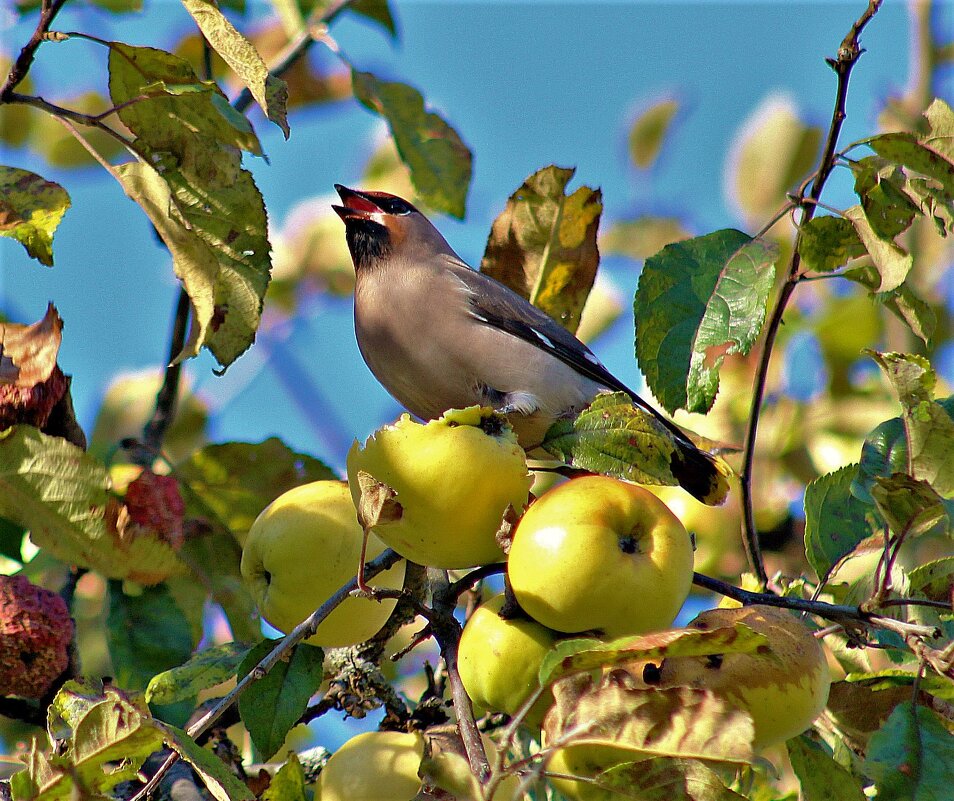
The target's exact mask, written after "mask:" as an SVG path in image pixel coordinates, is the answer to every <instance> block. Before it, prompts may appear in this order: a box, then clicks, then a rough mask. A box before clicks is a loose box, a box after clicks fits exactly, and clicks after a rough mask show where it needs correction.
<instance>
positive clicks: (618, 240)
mask: <svg viewBox="0 0 954 801" xmlns="http://www.w3.org/2000/svg"><path fill="white" fill-rule="evenodd" d="M688 238H689V232H688V231H686V229H685V228H684V227H683V224H682V223H681V222H680V221H679V220H677V219H676V218H675V217H651V216H649V215H643V216H640V217H637V218H636V219H634V220H620V221H618V222H614V223H613V224H612V225H611V226H610V227H609V230H607V231H606V233H604V234H602V235H601V236H600V253H602V254H603V255H604V256H607V255H616V256H627V257H629V258H631V259H636V260H637V261H642V260H643V259H646V258H648V257H649V256H652V255H653V254H655V253H658V252H659V251H660V250H662V249H663V248H664V247H665V246H666V245H670V244H672V243H673V242H680V241H682V240H683V239H688Z"/></svg>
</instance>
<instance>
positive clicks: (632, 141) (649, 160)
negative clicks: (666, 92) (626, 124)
mask: <svg viewBox="0 0 954 801" xmlns="http://www.w3.org/2000/svg"><path fill="white" fill-rule="evenodd" d="M678 111H679V101H678V100H676V99H675V98H672V97H669V98H665V99H663V100H658V101H656V102H655V103H653V104H652V105H651V106H650V107H649V108H647V109H646V110H645V111H643V112H642V113H641V114H640V115H639V116H638V117H637V118H636V120H635V122H633V127H632V128H630V129H629V157H630V158H631V159H632V161H633V164H635V165H636V166H637V167H639V168H640V169H642V170H645V169H648V168H649V167H652V166H653V164H654V163H655V161H656V159H657V158H658V157H659V153H660V151H661V150H662V147H663V144H664V143H665V141H666V134H667V133H668V132H669V126H670V125H671V124H672V121H673V118H674V117H675V116H676V112H678Z"/></svg>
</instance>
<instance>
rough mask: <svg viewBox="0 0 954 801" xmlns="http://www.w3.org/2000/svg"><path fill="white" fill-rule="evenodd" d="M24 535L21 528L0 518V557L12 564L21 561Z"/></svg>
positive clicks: (10, 521)
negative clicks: (9, 560) (10, 561)
mask: <svg viewBox="0 0 954 801" xmlns="http://www.w3.org/2000/svg"><path fill="white" fill-rule="evenodd" d="M26 533H27V530H26V528H24V527H23V526H21V525H18V524H17V523H14V522H13V521H12V520H7V518H5V517H0V556H3V557H4V558H6V559H12V560H13V561H14V562H21V561H23V538H24V537H25V536H26Z"/></svg>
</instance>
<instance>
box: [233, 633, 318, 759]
mask: <svg viewBox="0 0 954 801" xmlns="http://www.w3.org/2000/svg"><path fill="white" fill-rule="evenodd" d="M277 642H278V641H277V640H265V641H264V642H261V643H259V644H258V645H257V646H256V647H255V648H254V649H252V651H251V652H250V653H249V654H248V656H246V657H245V659H244V660H243V662H242V665H241V667H240V668H239V676H244V675H246V674H247V673H249V672H250V671H251V670H252V669H253V668H254V667H255V666H256V665H257V664H258V663H259V662H261V661H262V659H264V658H265V656H267V655H268V654H269V653H270V652H271V651H272V649H273V648H274V647H275V646H276V643H277ZM323 662H324V653H323V652H322V650H321V649H320V648H316V647H314V646H313V645H307V644H305V643H299V644H298V645H297V646H295V650H294V651H293V653H292V655H291V659H289V660H287V661H286V660H282V661H279V662H278V664H276V665H275V666H274V667H273V668H272V669H271V670H270V671H269V672H268V674H266V676H265V677H264V678H262V679H259V680H258V681H256V682H254V683H253V684H252V685H251V686H249V688H248V689H247V690H246V691H245V692H244V693H243V694H242V695H241V696H240V697H239V714H240V715H241V716H242V722H243V723H244V724H245V728H247V729H248V733H249V734H250V735H251V737H252V742H253V743H254V744H255V747H256V748H257V749H258V750H259V751H260V752H261V754H262V758H263V759H264V760H269V759H271V758H272V757H273V756H274V755H275V754H276V753H277V752H278V749H279V748H281V747H282V745H283V744H284V742H285V739H286V738H287V737H288V732H289V731H291V729H292V727H293V726H295V725H296V724H297V723H298V720H299V718H301V716H302V714H303V713H304V711H305V709H306V708H307V707H308V699H309V698H311V696H312V695H314V694H315V693H316V692H317V691H318V687H319V685H320V684H321V680H322V677H323V673H322V663H323Z"/></svg>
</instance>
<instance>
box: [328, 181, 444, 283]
mask: <svg viewBox="0 0 954 801" xmlns="http://www.w3.org/2000/svg"><path fill="white" fill-rule="evenodd" d="M335 189H336V190H337V192H338V196H339V197H340V198H341V203H342V205H340V206H334V205H333V206H332V207H331V208H333V209H334V210H335V212H336V213H337V214H338V216H339V217H340V218H341V220H342V221H343V222H344V224H345V237H346V238H347V240H348V248H349V249H350V251H351V259H352V260H353V261H354V266H355V269H356V270H359V271H360V270H365V269H373V268H374V267H375V266H376V265H377V264H380V263H381V262H383V261H384V260H386V259H389V258H392V257H394V256H404V257H407V258H426V257H427V256H428V255H433V254H435V253H443V252H447V253H453V251H452V250H451V248H450V245H448V244H447V240H445V239H444V237H443V236H441V234H440V232H439V231H438V230H437V229H436V228H435V227H434V226H433V225H432V224H431V222H430V220H428V219H427V217H425V216H424V215H423V214H421V212H419V211H418V210H417V209H416V208H414V206H413V205H411V204H410V203H408V202H407V201H406V200H404V199H403V198H400V197H398V196H397V195H391V194H388V193H387V192H372V191H366V190H362V189H348V187H346V186H342V185H341V184H335Z"/></svg>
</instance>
